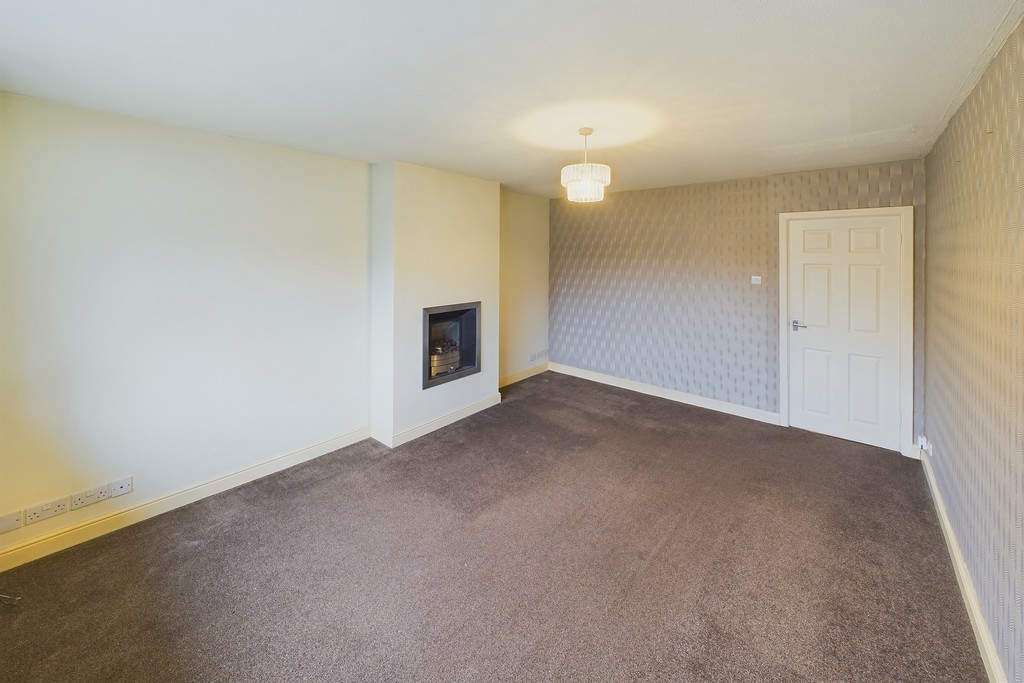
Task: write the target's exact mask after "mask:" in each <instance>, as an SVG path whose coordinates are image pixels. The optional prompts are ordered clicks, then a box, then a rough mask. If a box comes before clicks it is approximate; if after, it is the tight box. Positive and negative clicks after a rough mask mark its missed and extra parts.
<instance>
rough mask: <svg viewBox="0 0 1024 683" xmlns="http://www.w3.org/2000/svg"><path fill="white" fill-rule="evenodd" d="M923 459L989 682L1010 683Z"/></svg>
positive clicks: (932, 474) (928, 462) (923, 455)
mask: <svg viewBox="0 0 1024 683" xmlns="http://www.w3.org/2000/svg"><path fill="white" fill-rule="evenodd" d="M920 459H921V465H922V466H923V467H924V476H925V479H927V480H928V488H929V489H931V492H932V501H933V502H934V503H935V512H936V513H938V515H939V526H940V527H941V528H942V535H943V536H944V537H945V538H946V548H948V549H949V557H950V559H951V560H952V561H953V571H954V572H956V581H957V583H958V584H959V585H960V594H961V595H962V596H963V598H964V604H965V605H967V615H968V616H969V617H970V618H971V626H972V627H973V628H974V637H975V639H976V640H977V641H978V649H979V650H980V651H981V659H982V660H983V661H984V662H985V670H986V671H987V672H988V680H989V681H991V683H1008V680H1009V679H1008V678H1007V677H1006V672H1005V671H1004V670H1003V663H1002V661H1001V660H1000V659H999V650H998V649H997V648H996V643H995V640H994V639H993V638H992V631H990V630H989V628H988V622H987V621H985V615H984V613H983V612H982V611H981V603H980V602H978V593H977V592H976V591H975V590H974V581H973V580H972V579H971V571H970V569H968V568H967V562H965V561H964V556H963V553H962V552H960V543H959V542H958V541H957V540H956V533H954V531H953V524H952V523H951V522H950V520H949V514H948V513H947V512H946V504H945V502H943V500H942V492H940V491H939V486H938V483H937V482H936V481H935V471H934V470H933V469H932V463H931V456H929V455H928V454H927V453H925V452H921V453H920Z"/></svg>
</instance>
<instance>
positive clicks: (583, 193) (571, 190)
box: [562, 128, 612, 202]
mask: <svg viewBox="0 0 1024 683" xmlns="http://www.w3.org/2000/svg"><path fill="white" fill-rule="evenodd" d="M593 132H594V129H593V128H580V135H582V136H583V163H582V164H571V165H569V166H566V167H564V168H563V169H562V187H564V188H565V189H566V194H567V196H568V199H569V201H570V202H599V201H601V200H602V199H604V188H605V187H607V186H608V185H609V184H610V183H611V182H612V169H611V168H610V167H609V166H606V165H604V164H591V163H587V136H588V135H590V134H591V133H593Z"/></svg>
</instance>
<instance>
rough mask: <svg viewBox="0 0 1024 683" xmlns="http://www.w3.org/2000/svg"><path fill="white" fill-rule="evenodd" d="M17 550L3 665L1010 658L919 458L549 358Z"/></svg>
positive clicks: (9, 669)
mask: <svg viewBox="0 0 1024 683" xmlns="http://www.w3.org/2000/svg"><path fill="white" fill-rule="evenodd" d="M504 398H505V400H504V402H503V403H502V404H501V405H498V406H495V407H494V408H491V409H489V410H487V411H485V412H483V413H479V414H477V415H475V416H473V417H471V418H468V419H466V420H463V421H461V422H459V423H457V424H455V425H452V426H450V427H447V428H445V429H442V430H440V431H438V432H434V433H433V434H430V435H428V436H425V437H423V438H421V439H419V440H417V441H415V442H413V443H410V444H407V445H405V446H402V447H399V448H396V449H394V450H390V451H389V450H388V449H387V448H384V447H383V446H380V445H378V444H376V443H375V442H370V441H367V442H363V443H360V444H357V445H355V446H352V447H350V448H346V449H344V450H341V451H338V452H336V453H332V454H330V455H328V456H325V457H322V458H319V459H317V460H315V461H313V462H310V463H307V464H304V465H300V466H297V467H294V468H292V469H290V470H287V471H285V472H282V473H279V474H275V475H272V476H270V477H267V478H265V479H261V480H259V481H256V482H253V483H251V484H248V485H246V486H242V487H240V488H237V489H234V490H232V491H228V492H226V493H223V494H220V495H217V496H214V497H212V498H208V499H206V500H203V501H200V502H198V503H195V504H193V505H189V506H188V507H185V508H182V509H179V510H176V511H174V512H170V513H168V514H165V515H162V516H160V517H158V518H156V519H152V520H149V521H147V522H143V523H141V524H137V525H135V526H133V527H131V528H128V529H124V530H122V531H119V532H116V533H113V534H110V535H108V536H105V537H103V538H99V539H96V540H94V541H91V542H89V543H85V544H83V545H80V546H78V547H75V548H72V549H70V550H67V551H64V552H62V553H58V554H56V555H52V556H50V557H47V558H44V559H42V560H39V561H37V562H33V563H31V564H28V565H25V566H23V567H19V568H17V569H14V570H11V571H9V572H6V573H4V574H0V593H6V594H15V595H21V596H23V600H22V601H21V603H20V604H19V605H18V606H16V607H7V606H4V605H0V644H2V648H0V679H2V680H5V681H8V680H9V681H245V682H249V681H581V680H582V681H787V682H793V681H915V682H917V681H957V682H963V681H984V680H985V674H984V669H983V666H982V663H981V659H980V657H979V655H978V652H977V647H976V645H975V642H974V638H973V635H972V631H971V626H970V623H969V621H968V619H967V614H966V610H965V608H964V606H963V603H962V601H961V598H960V593H959V591H958V589H957V585H956V580H955V578H954V575H953V570H952V566H951V564H950V560H949V557H948V555H947V552H946V548H945V546H944V544H943V539H942V535H941V532H940V529H939V526H938V522H937V518H936V515H935V512H934V509H933V507H932V503H931V500H930V498H929V494H928V491H927V487H926V483H925V480H924V476H923V474H922V471H921V467H920V464H919V463H918V462H916V461H913V460H909V459H906V458H903V457H901V456H899V455H896V454H894V453H891V452H888V451H882V450H879V449H876V448H872V447H869V446H862V445H858V444H854V443H850V442H846V441H840V440H836V439H832V438H829V437H824V436H820V435H816V434H810V433H807V432H802V431H799V430H796V429H782V428H779V427H772V426H769V425H763V424H759V423H757V422H752V421H748V420H744V419H740V418H736V417H731V416H728V415H723V414H720V413H715V412H711V411H706V410H701V409H697V408H692V407H688V406H683V405H679V404H676V403H672V402H669V401H664V400H661V399H656V398H651V397H648V396H643V395H640V394H635V393H632V392H628V391H624V390H620V389H615V388H610V387H606V386H602V385H599V384H594V383H591V382H586V381H584V380H579V379H575V378H572V377H567V376H562V375H556V374H552V373H545V374H543V375H539V376H537V377H533V378H531V379H528V380H526V381H523V382H520V383H519V384H516V385H513V386H512V387H509V388H508V389H507V390H506V391H505V392H504Z"/></svg>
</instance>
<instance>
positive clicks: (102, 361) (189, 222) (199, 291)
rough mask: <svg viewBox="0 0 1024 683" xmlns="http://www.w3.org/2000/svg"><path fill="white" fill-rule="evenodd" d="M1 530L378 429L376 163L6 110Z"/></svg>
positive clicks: (115, 119) (0, 123)
mask: <svg viewBox="0 0 1024 683" xmlns="http://www.w3.org/2000/svg"><path fill="white" fill-rule="evenodd" d="M0 112H2V117H3V118H2V120H0V135H2V144H3V148H2V152H0V193H2V194H0V297H2V299H0V304H2V306H0V401H2V404H0V434H2V435H3V436H2V438H0V513H6V512H8V511H13V510H15V509H18V508H23V507H25V506H28V505H33V504H36V503H39V502H42V501H45V500H47V499H50V498H54V497H57V496H63V495H67V494H69V493H71V492H73V491H75V490H80V489H83V488H87V487H89V486H92V485H96V484H100V483H102V482H107V481H110V480H112V479H115V478H119V477H123V476H126V475H134V477H135V487H136V489H135V492H134V493H133V494H131V495H127V496H123V497H120V498H117V499H112V500H109V501H104V502H101V503H98V504H96V505H93V506H90V507H88V508H84V509H82V510H78V511H73V512H69V513H67V514H65V515H61V516H59V517H56V518H53V519H51V520H47V521H44V522H40V523H38V524H34V525H32V526H30V527H24V528H22V529H20V530H18V531H14V532H10V533H6V534H3V535H2V536H0V551H2V550H3V549H4V548H6V547H11V546H13V545H17V544H21V543H24V542H25V541H27V540H28V539H30V538H35V537H39V536H41V535H44V534H47V533H51V532H54V531H55V530H57V529H60V528H64V527H67V526H69V525H78V524H81V523H82V522H84V521H86V520H88V519H90V518H93V517H99V516H103V515H108V514H110V513H111V512H112V511H114V510H116V509H118V508H120V507H128V506H134V505H137V504H139V503H140V502H142V501H147V500H152V499H155V498H158V497H160V496H163V495H165V494H168V493H170V492H173V491H176V490H179V489H182V488H184V487H188V486H191V485H194V484H197V483H200V482H206V481H209V480H211V479H213V478H215V477H218V476H221V475H224V474H226V473H230V472H233V471H237V470H239V469H240V468H245V467H248V466H251V465H253V464H255V463H258V462H261V461H264V460H267V459H269V458H272V457H275V456H279V455H283V454H286V453H290V452H293V451H296V450H298V449H302V448H304V447H308V446H311V445H314V444H318V443H321V442H324V441H327V440H330V439H333V438H335V437H339V436H341V435H345V434H347V433H350V432H353V430H358V429H361V428H365V426H366V425H367V424H368V423H369V407H368V405H367V396H368V393H369V368H368V367H367V365H366V364H365V363H359V362H353V360H352V359H353V356H358V355H360V354H365V347H366V343H367V340H368V337H369V331H368V330H369V314H368V301H369V299H368V297H369V293H368V282H369V273H368V262H367V249H368V245H367V239H368V206H369V169H368V166H367V165H366V164H362V163H356V162H351V161H346V160H342V159H335V158H330V157H326V156H320V155H316V154H310V153H305V152H298V151H293V150H288V149H283V148H279V147H273V146H269V145H263V144H257V143H252V142H246V141H242V140H237V139H233V138H228V137H222V136H215V135H209V134H204V133H199V132H195V131H191V130H186V129H181V128H175V127H170V126H164V125H158V124H153V123H147V122H144V121H140V120H135V119H130V118H125V117H119V116H114V115H110V114H104V113H98V112H92V111H87V110H82V109H76V108H72V107H67V106H62V105H56V104H50V103H45V102H41V101H37V100H32V99H27V98H22V97H17V96H12V95H0Z"/></svg>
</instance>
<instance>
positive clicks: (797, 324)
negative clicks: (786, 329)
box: [793, 320, 807, 332]
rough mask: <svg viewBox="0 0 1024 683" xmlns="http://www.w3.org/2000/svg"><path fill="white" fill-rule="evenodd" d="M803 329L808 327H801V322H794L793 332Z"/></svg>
mask: <svg viewBox="0 0 1024 683" xmlns="http://www.w3.org/2000/svg"><path fill="white" fill-rule="evenodd" d="M801 327H807V325H801V324H800V321H799V320H794V321H793V331H794V332H796V331H797V330H798V329H800V328H801Z"/></svg>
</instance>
